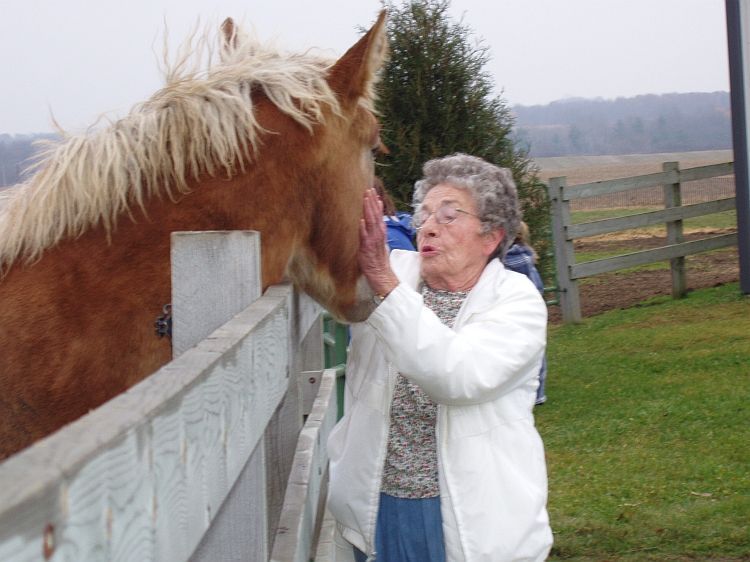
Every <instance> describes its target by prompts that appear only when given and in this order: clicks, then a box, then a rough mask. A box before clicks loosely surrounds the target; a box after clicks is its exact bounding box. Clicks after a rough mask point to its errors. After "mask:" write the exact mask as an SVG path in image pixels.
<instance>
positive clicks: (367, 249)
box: [357, 189, 398, 297]
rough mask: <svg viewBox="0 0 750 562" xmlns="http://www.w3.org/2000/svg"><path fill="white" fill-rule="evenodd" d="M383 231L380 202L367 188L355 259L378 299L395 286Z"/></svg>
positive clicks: (372, 191) (396, 280)
mask: <svg viewBox="0 0 750 562" xmlns="http://www.w3.org/2000/svg"><path fill="white" fill-rule="evenodd" d="M385 230H386V229H385V222H383V202H382V201H381V200H380V198H379V197H378V195H377V193H376V192H375V190H374V189H368V190H367V191H365V196H364V202H363V209H362V219H361V220H360V224H359V254H358V256H357V259H358V261H359V267H360V269H361V270H362V274H363V275H364V276H365V278H366V279H367V282H368V283H369V284H370V288H371V289H372V290H373V291H374V292H375V294H377V295H380V296H381V297H385V296H386V295H387V294H388V293H390V292H391V291H392V290H393V289H395V288H396V285H398V278H397V277H396V275H395V274H394V273H393V271H392V270H391V265H390V260H389V259H388V246H386V242H385Z"/></svg>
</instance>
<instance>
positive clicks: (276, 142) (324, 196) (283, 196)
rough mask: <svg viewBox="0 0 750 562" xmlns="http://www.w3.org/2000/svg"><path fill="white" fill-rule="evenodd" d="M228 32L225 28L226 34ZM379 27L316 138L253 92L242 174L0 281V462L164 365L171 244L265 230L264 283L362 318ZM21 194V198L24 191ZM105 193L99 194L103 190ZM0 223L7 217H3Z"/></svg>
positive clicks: (361, 48)
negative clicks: (175, 236) (158, 329)
mask: <svg viewBox="0 0 750 562" xmlns="http://www.w3.org/2000/svg"><path fill="white" fill-rule="evenodd" d="M227 29H229V30H230V31H232V30H233V29H234V28H233V26H230V27H227V26H225V28H224V31H225V32H227ZM384 41H385V39H384V16H383V15H382V14H381V16H380V18H379V20H378V22H377V23H376V24H375V26H374V27H373V28H372V29H371V30H370V31H369V32H368V34H366V35H365V36H364V37H363V38H362V39H361V40H360V41H359V42H358V43H357V44H356V45H355V46H353V47H352V48H351V49H350V50H349V51H348V52H347V53H346V54H345V55H344V56H343V57H342V58H341V59H340V60H339V61H338V62H337V63H336V64H335V65H334V66H333V67H332V68H331V69H330V72H329V75H328V82H329V84H330V86H331V89H332V90H333V91H334V92H335V93H336V95H337V98H338V101H339V104H340V109H339V111H338V112H337V111H336V110H334V109H331V108H326V109H325V113H324V116H323V117H324V120H323V122H321V123H317V124H315V125H313V127H312V131H310V130H308V129H307V128H306V127H305V126H303V125H302V124H300V123H299V122H297V121H295V120H294V119H293V118H291V117H289V116H287V115H286V114H284V113H282V112H281V111H279V110H278V109H277V108H276V107H275V106H274V104H273V103H272V102H271V101H270V100H269V99H267V98H266V97H265V96H264V95H263V94H262V93H260V92H256V93H254V94H253V99H254V102H255V106H256V107H255V108H254V111H256V118H257V120H258V121H259V124H260V127H261V129H260V130H261V131H264V132H262V133H260V136H259V139H258V140H259V143H258V151H257V153H252V149H249V150H250V152H251V153H250V154H248V158H247V163H243V164H244V172H241V173H239V174H238V175H236V176H234V177H232V178H231V179H227V178H226V177H224V178H222V177H219V176H218V175H217V176H216V177H213V176H211V175H209V174H208V173H205V172H204V173H202V174H201V175H200V176H199V179H198V180H192V181H190V182H189V188H190V189H189V190H188V191H187V192H186V193H181V194H179V195H177V197H176V200H175V201H172V200H171V199H170V198H169V197H167V196H164V195H162V196H154V195H152V196H150V197H148V198H147V200H146V201H145V203H144V208H145V211H146V213H145V214H144V213H142V212H141V211H134V212H133V215H132V217H128V216H127V215H125V216H121V217H119V220H118V221H117V223H116V226H115V227H114V229H113V230H112V231H111V232H108V230H107V229H106V228H105V226H104V225H102V224H98V225H96V226H94V227H91V228H89V229H87V230H86V231H85V232H84V233H83V234H82V235H81V236H79V237H66V238H65V239H63V240H62V241H60V242H58V243H57V244H55V245H54V246H52V247H50V248H47V249H45V250H44V251H43V252H42V254H41V258H40V259H38V260H36V261H34V262H33V263H30V264H27V263H23V262H22V261H21V260H20V259H16V260H15V261H14V262H13V263H11V264H7V263H6V264H4V267H5V271H6V273H5V275H4V277H3V278H2V280H0V346H1V347H2V352H0V458H4V457H6V456H8V455H10V454H13V453H14V452H16V451H18V450H20V449H22V448H24V447H26V446H28V445H29V444H31V443H32V442H34V441H35V440H37V439H39V438H41V437H43V436H44V435H47V434H48V433H50V432H52V431H54V430H56V429H58V428H59V427H61V426H62V425H64V424H66V423H68V422H70V421H72V420H74V419H76V418H77V417H79V416H81V415H82V414H85V413H86V412H87V411H88V410H89V409H91V408H94V407H96V406H98V405H100V404H102V403H103V402H104V401H106V400H108V399H109V398H111V397H113V396H115V395H116V394H118V393H120V392H122V391H123V390H125V389H127V388H128V387H130V386H132V385H133V384H135V383H136V382H138V381H139V380H141V379H142V378H144V377H145V376H147V375H148V374H150V373H151V372H153V371H154V370H156V369H157V368H158V367H159V366H161V365H162V364H164V363H165V362H167V361H168V360H169V359H170V355H171V350H170V345H169V341H168V340H166V339H159V338H157V337H156V336H155V334H154V320H155V319H156V317H157V316H158V315H159V314H160V312H161V310H162V307H163V305H164V304H165V303H168V302H169V301H170V299H171V288H170V269H169V252H170V233H171V232H173V231H181V230H247V229H252V230H258V231H260V232H261V245H262V272H263V285H264V287H265V286H268V285H269V284H273V283H277V282H279V281H280V280H282V278H284V276H285V275H288V276H289V277H291V279H292V280H293V281H294V282H295V283H296V284H297V285H298V286H299V287H300V288H301V289H303V290H305V291H307V292H308V293H309V294H311V295H312V296H313V297H314V298H316V299H317V300H318V301H319V302H321V304H323V305H324V306H326V307H327V308H328V309H329V310H331V311H332V312H333V313H335V314H337V315H339V316H340V317H343V318H345V319H350V320H358V319H362V317H363V316H364V315H366V314H367V313H368V311H369V307H368V305H367V304H366V303H367V302H369V297H368V296H367V295H364V294H359V295H358V294H357V286H358V280H359V277H360V275H359V271H358V268H357V262H356V250H357V240H358V234H357V232H358V231H357V227H358V223H359V217H360V209H361V200H362V193H363V191H364V189H365V187H367V186H369V185H371V183H372V175H373V162H372V156H371V150H372V149H373V148H376V147H377V145H378V143H379V137H378V134H377V123H376V120H375V118H374V117H373V115H372V114H371V112H370V111H369V110H368V109H367V107H369V106H370V104H371V99H370V95H371V94H370V89H371V87H372V83H373V76H374V74H375V73H376V72H377V70H378V67H379V65H380V63H381V61H382V58H383V50H384ZM20 189H24V188H23V187H21V188H20ZM101 189H103V190H104V189H106V186H101ZM0 220H2V217H0Z"/></svg>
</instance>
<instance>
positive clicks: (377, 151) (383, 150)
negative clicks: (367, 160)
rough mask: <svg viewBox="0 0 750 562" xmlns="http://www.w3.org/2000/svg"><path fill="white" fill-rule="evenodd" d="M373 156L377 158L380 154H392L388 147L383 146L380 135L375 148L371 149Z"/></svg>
mask: <svg viewBox="0 0 750 562" xmlns="http://www.w3.org/2000/svg"><path fill="white" fill-rule="evenodd" d="M370 150H371V151H372V155H373V156H377V155H378V154H390V153H391V151H390V150H388V147H387V146H386V145H384V144H383V141H382V140H381V139H380V135H378V142H377V144H376V145H375V146H373V147H372V148H371V149H370Z"/></svg>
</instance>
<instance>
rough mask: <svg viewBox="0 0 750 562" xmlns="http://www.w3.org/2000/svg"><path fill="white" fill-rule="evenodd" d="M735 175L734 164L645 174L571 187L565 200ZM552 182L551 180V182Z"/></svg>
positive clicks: (566, 191)
mask: <svg viewBox="0 0 750 562" xmlns="http://www.w3.org/2000/svg"><path fill="white" fill-rule="evenodd" d="M732 173H734V164H733V163H732V162H726V163H722V164H712V165H709V166H698V167H695V168H686V169H684V170H679V171H678V170H670V171H665V172H657V173H654V174H643V175H640V176H632V177H628V178H618V179H612V180H602V181H595V182H590V183H582V184H579V185H571V186H569V187H568V188H567V189H566V190H565V193H564V197H565V200H567V201H573V200H575V199H585V198H587V197H595V196H597V195H608V194H610V193H618V192H620V191H630V190H631V189H644V188H647V187H655V186H659V185H665V184H674V183H681V182H682V183H684V182H688V181H696V180H703V179H708V178H714V177H721V176H726V175H730V174H732ZM550 181H551V180H550Z"/></svg>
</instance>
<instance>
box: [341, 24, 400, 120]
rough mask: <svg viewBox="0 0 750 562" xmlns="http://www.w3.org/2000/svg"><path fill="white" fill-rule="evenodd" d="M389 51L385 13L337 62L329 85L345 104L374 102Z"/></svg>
mask: <svg viewBox="0 0 750 562" xmlns="http://www.w3.org/2000/svg"><path fill="white" fill-rule="evenodd" d="M387 52H388V39H387V37H386V29H385V10H383V11H381V12H380V15H379V16H378V21H376V22H375V25H373V26H372V27H371V28H370V31H368V32H367V33H366V34H365V35H364V36H362V38H361V39H360V40H359V41H357V42H356V43H355V44H354V46H352V47H351V48H350V49H349V50H348V51H347V52H346V53H345V54H344V56H342V57H341V58H340V59H339V60H338V61H336V64H334V65H333V67H332V68H331V70H330V73H329V75H328V84H329V85H330V86H331V88H332V89H333V91H334V92H336V95H337V96H338V98H339V101H340V102H341V103H342V104H344V105H348V104H349V103H352V102H356V101H357V100H359V99H360V98H361V97H363V96H365V97H367V98H368V99H372V88H373V86H374V84H375V82H376V80H377V73H378V71H379V70H380V68H381V67H382V66H383V63H384V62H385V59H386V55H387Z"/></svg>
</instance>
